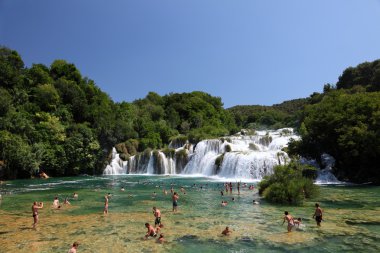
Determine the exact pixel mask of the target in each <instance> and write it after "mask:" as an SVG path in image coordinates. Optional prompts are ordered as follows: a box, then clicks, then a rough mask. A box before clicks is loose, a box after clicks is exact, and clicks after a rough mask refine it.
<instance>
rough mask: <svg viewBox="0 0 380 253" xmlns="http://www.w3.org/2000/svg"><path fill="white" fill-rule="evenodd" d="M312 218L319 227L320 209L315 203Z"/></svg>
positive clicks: (320, 219) (320, 220)
mask: <svg viewBox="0 0 380 253" xmlns="http://www.w3.org/2000/svg"><path fill="white" fill-rule="evenodd" d="M313 218H315V221H316V222H317V225H318V226H319V227H320V226H321V222H322V209H321V208H320V207H319V204H318V203H315V212H314V215H313Z"/></svg>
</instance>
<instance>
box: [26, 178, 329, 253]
mask: <svg viewBox="0 0 380 253" xmlns="http://www.w3.org/2000/svg"><path fill="white" fill-rule="evenodd" d="M195 186H196V185H195V184H194V185H193V187H195ZM247 186H248V185H247V184H246V183H244V184H243V187H244V188H245V187H247ZM223 188H224V189H225V191H226V193H228V192H229V193H230V194H232V191H233V185H232V183H231V182H230V183H225V184H224V187H223ZM236 188H237V192H238V194H239V195H240V182H238V183H236ZM201 189H203V186H201ZM248 189H249V190H254V186H253V185H250V186H249V187H248ZM121 191H125V189H124V187H122V188H121ZM163 191H164V195H167V194H168V192H167V191H166V190H165V189H164V190H163ZM170 191H171V199H172V206H173V209H172V211H173V212H177V211H178V200H179V194H178V193H177V192H175V191H174V189H173V185H172V187H171V189H170ZM180 191H181V193H183V194H186V191H185V189H184V187H181V188H180ZM223 192H224V190H221V196H223V195H224V193H223ZM155 196H156V192H154V198H155ZM110 198H111V193H108V194H106V195H105V197H104V210H103V214H104V215H107V214H108V208H109V200H110ZM73 199H78V194H77V193H74V194H73ZM234 200H235V199H234V198H232V201H234ZM63 204H64V205H71V204H70V202H69V200H68V197H66V198H65V199H64V202H63ZM253 204H259V202H258V201H257V200H253ZM221 206H223V207H225V206H227V201H225V200H223V201H222V204H221ZM43 207H44V203H43V202H39V203H38V202H34V203H33V205H32V214H33V228H34V229H35V228H36V226H37V224H38V221H39V218H38V210H39V209H41V208H43ZM61 207H62V206H61V205H60V203H59V199H58V197H57V196H56V197H55V198H54V200H53V204H52V208H53V209H60V208H61ZM152 212H153V215H154V217H155V220H154V226H152V225H151V224H150V223H145V227H146V229H147V232H146V234H145V236H144V239H148V238H149V237H157V235H158V234H159V232H160V230H161V229H162V228H163V227H164V225H163V224H162V223H161V211H160V209H158V208H157V207H156V206H154V207H153V211H152ZM313 218H315V221H316V222H317V225H318V226H321V222H322V209H321V208H320V206H319V204H318V203H316V204H315V212H314V215H313ZM285 222H287V230H288V232H291V231H292V229H293V228H294V227H296V228H297V229H300V227H301V226H302V218H297V219H295V218H293V216H292V215H290V214H289V212H288V211H285V212H284V217H283V223H282V224H284V223H285ZM231 233H232V230H231V229H230V228H229V227H228V226H227V227H226V228H225V229H224V230H223V231H222V232H221V234H222V235H223V236H228V235H230V234H231ZM156 241H157V242H158V243H163V242H165V237H164V234H163V233H160V235H159V237H158V238H157V240H156ZM78 246H79V243H78V242H74V243H73V245H72V247H71V248H70V250H69V253H76V250H77V248H78Z"/></svg>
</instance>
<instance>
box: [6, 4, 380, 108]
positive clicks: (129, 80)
mask: <svg viewBox="0 0 380 253" xmlns="http://www.w3.org/2000/svg"><path fill="white" fill-rule="evenodd" d="M0 45H3V46H7V47H9V48H12V49H15V50H17V51H18V52H19V53H20V54H21V56H22V58H23V59H24V62H25V64H26V65H27V66H31V64H32V63H43V64H46V65H50V64H51V63H52V61H53V60H55V59H65V60H67V61H68V62H71V63H74V64H75V65H76V66H77V67H78V69H79V70H80V71H81V73H82V75H83V76H87V77H89V78H91V79H93V80H95V82H96V83H97V85H98V86H99V87H100V88H101V89H102V90H103V91H105V92H106V93H108V94H109V95H110V96H111V97H112V98H113V99H114V100H115V101H117V102H120V101H128V102H131V101H133V100H135V99H138V98H143V97H145V96H146V94H147V93H148V92H149V91H154V92H157V93H158V94H160V95H165V94H168V93H170V92H190V91H194V90H201V91H205V92H207V93H210V94H211V95H213V96H219V97H221V98H222V100H223V102H224V104H225V107H226V108H228V107H231V106H234V105H247V104H262V105H272V104H276V103H281V102H283V101H285V100H290V99H295V98H301V97H308V96H309V95H310V94H311V93H313V92H321V91H322V89H323V85H324V84H325V83H333V84H335V83H336V81H337V80H338V77H339V75H340V74H341V73H342V71H343V70H344V69H345V68H346V67H349V66H356V65H357V64H359V63H361V62H364V61H372V60H375V59H378V58H380V0H314V1H312V0H310V1H308V0H286V1H285V0H277V1H275V0H187V1H185V0H134V1H130V0H118V1H116V0H107V1H106V0H64V1H53V0H0Z"/></svg>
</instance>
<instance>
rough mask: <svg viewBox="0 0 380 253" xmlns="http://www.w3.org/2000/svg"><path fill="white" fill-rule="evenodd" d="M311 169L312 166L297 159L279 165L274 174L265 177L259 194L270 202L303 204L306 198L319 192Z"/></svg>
mask: <svg viewBox="0 0 380 253" xmlns="http://www.w3.org/2000/svg"><path fill="white" fill-rule="evenodd" d="M310 171H311V169H310V166H308V165H301V164H299V163H298V162H297V161H292V162H291V163H290V164H288V165H278V166H276V167H275V168H274V174H273V175H271V176H266V177H264V179H263V180H262V181H261V182H260V184H259V194H260V195H263V196H264V198H266V199H267V200H268V201H270V202H275V203H287V204H302V202H303V200H304V199H305V198H311V197H315V196H317V195H318V193H319V189H318V187H317V186H316V185H314V184H313V180H312V178H311V176H310ZM306 172H307V173H306Z"/></svg>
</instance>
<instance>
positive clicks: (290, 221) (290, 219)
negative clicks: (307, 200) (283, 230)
mask: <svg viewBox="0 0 380 253" xmlns="http://www.w3.org/2000/svg"><path fill="white" fill-rule="evenodd" d="M284 214H285V216H284V221H283V222H282V225H284V223H285V221H287V222H288V233H290V232H292V228H293V227H294V219H293V217H292V216H291V215H290V214H289V212H288V211H285V213H284Z"/></svg>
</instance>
